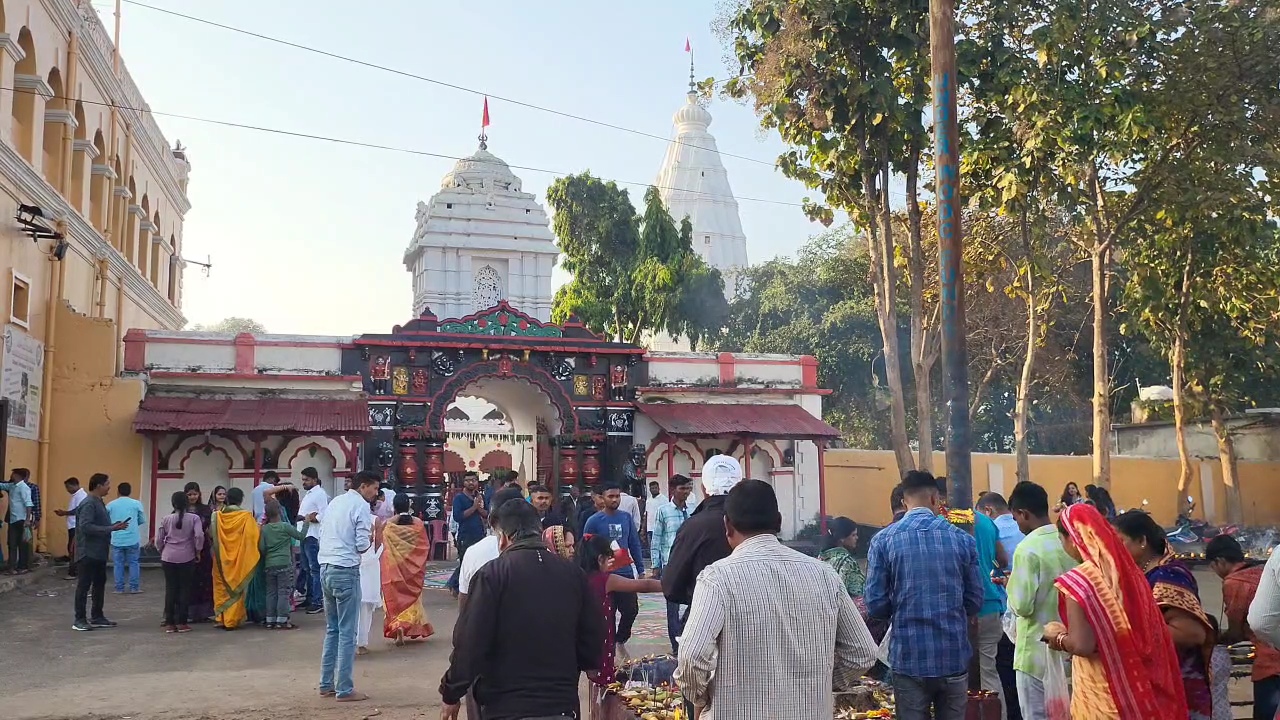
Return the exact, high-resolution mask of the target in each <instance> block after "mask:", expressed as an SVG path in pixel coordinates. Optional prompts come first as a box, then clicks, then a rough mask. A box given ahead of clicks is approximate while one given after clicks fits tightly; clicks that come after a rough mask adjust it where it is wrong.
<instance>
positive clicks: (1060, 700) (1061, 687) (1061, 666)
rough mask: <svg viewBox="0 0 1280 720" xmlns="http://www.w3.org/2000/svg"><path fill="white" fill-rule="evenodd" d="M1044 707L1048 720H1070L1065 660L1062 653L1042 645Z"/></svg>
mask: <svg viewBox="0 0 1280 720" xmlns="http://www.w3.org/2000/svg"><path fill="white" fill-rule="evenodd" d="M1044 652H1045V664H1044V708H1045V717H1047V718H1048V719H1049V720H1071V688H1070V686H1068V685H1067V662H1066V658H1065V657H1064V656H1063V655H1062V653H1059V652H1055V651H1053V650H1050V649H1049V646H1048V645H1047V644H1046V645H1045V646H1044Z"/></svg>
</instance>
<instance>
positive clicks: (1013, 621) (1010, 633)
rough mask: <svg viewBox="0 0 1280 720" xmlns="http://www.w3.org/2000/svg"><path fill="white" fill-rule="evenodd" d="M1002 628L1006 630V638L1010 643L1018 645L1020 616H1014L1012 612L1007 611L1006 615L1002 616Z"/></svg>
mask: <svg viewBox="0 0 1280 720" xmlns="http://www.w3.org/2000/svg"><path fill="white" fill-rule="evenodd" d="M1000 626H1001V627H1002V628H1004V634H1005V637H1007V638H1009V642H1011V643H1014V644H1015V645H1016V644H1017V643H1018V616H1017V615H1014V614H1013V611H1012V610H1006V611H1005V613H1004V615H1001V616H1000Z"/></svg>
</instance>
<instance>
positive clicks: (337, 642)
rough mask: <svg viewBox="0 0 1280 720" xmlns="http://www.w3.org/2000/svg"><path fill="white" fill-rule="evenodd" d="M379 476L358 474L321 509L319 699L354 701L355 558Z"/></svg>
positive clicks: (359, 696)
mask: <svg viewBox="0 0 1280 720" xmlns="http://www.w3.org/2000/svg"><path fill="white" fill-rule="evenodd" d="M381 485H382V476H381V475H379V474H378V473H375V472H371V471H369V470H361V471H360V472H358V473H356V476H355V477H354V478H352V479H351V489H350V490H348V491H346V492H345V493H343V494H342V495H339V496H338V497H336V498H334V500H333V502H331V503H329V507H328V508H326V509H325V513H324V519H323V520H321V522H320V525H321V532H320V587H321V591H322V593H323V594H324V616H325V634H324V651H323V652H322V653H321V655H320V696H321V697H336V698H337V700H338V702H359V701H361V700H368V699H369V696H368V695H365V694H364V693H358V692H356V689H355V684H354V681H353V680H352V678H351V668H352V666H353V665H355V661H356V624H357V620H358V618H359V616H360V555H361V554H363V553H364V551H366V550H368V549H369V546H370V544H372V542H373V513H372V508H373V500H374V498H376V497H377V496H378V488H379V487H381Z"/></svg>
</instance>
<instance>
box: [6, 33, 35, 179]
mask: <svg viewBox="0 0 1280 720" xmlns="http://www.w3.org/2000/svg"><path fill="white" fill-rule="evenodd" d="M18 47H20V48H22V59H21V60H19V61H18V64H17V66H15V67H14V69H13V74H14V79H13V85H14V87H18V86H19V85H20V84H24V85H23V87H24V88H26V86H27V85H30V83H31V81H32V80H39V70H38V69H37V68H36V47H35V43H34V42H33V41H32V40H31V31H30V30H28V29H26V28H25V27H24V28H22V29H21V30H19V31H18ZM35 126H36V96H35V94H34V93H33V92H30V91H29V90H28V91H26V92H15V93H14V94H13V129H12V133H13V147H14V149H16V150H17V151H18V154H19V155H21V156H22V157H24V158H26V159H27V162H30V163H32V164H34V160H33V159H34V158H35V154H34V150H35V148H34V147H33V146H34V145H35Z"/></svg>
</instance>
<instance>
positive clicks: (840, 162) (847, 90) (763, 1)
mask: <svg viewBox="0 0 1280 720" xmlns="http://www.w3.org/2000/svg"><path fill="white" fill-rule="evenodd" d="M731 15H732V17H731V19H730V20H729V21H728V22H727V28H726V35H727V39H728V40H729V41H730V44H731V46H732V48H733V50H732V54H733V56H734V58H735V59H736V60H737V61H738V62H739V63H740V65H741V68H742V72H741V74H740V75H739V76H738V77H736V78H733V79H732V80H730V81H729V83H727V84H726V86H725V89H726V92H727V93H728V94H729V95H730V96H731V97H735V98H739V99H749V100H750V101H751V103H752V104H753V106H754V109H755V111H756V114H757V115H758V116H759V117H760V122H761V125H762V126H763V127H765V128H767V129H776V130H777V131H778V133H779V134H780V135H781V137H782V139H783V141H784V142H786V143H788V144H789V145H791V146H792V147H793V149H791V150H789V151H787V152H785V153H783V154H782V155H781V156H780V157H779V158H778V167H779V169H781V170H782V172H783V173H784V174H785V175H787V176H788V177H791V178H795V179H797V180H800V181H801V182H803V183H805V184H806V185H807V186H808V187H810V188H813V189H815V190H819V191H821V192H822V193H823V196H824V199H823V201H822V202H807V203H806V212H807V213H808V214H809V215H810V216H811V217H813V218H815V219H819V220H822V221H823V222H825V223H827V224H830V223H831V222H832V220H833V218H834V213H835V211H837V210H841V211H845V212H848V213H849V215H850V216H851V217H852V218H853V220H854V222H855V224H856V226H857V227H858V229H859V231H860V232H861V233H862V234H863V235H864V237H865V240H866V244H867V250H868V257H869V260H870V263H869V271H870V278H871V285H872V287H873V289H874V291H875V295H874V298H875V311H876V318H877V323H878V325H879V327H880V333H881V338H882V341H883V347H884V356H885V367H886V372H885V375H886V381H887V384H888V389H889V426H890V437H891V440H892V446H893V451H894V456H895V458H896V459H897V465H898V469H899V471H901V472H905V471H907V470H911V469H913V468H914V467H915V465H916V463H915V459H914V458H913V457H912V454H911V448H910V446H909V443H908V439H907V413H906V403H905V400H904V393H903V378H902V371H901V362H900V355H901V353H900V339H899V333H898V311H899V308H898V305H899V303H898V299H897V286H898V283H897V269H896V267H895V261H896V247H897V243H896V240H895V232H894V227H893V225H894V222H893V218H892V212H891V210H890V203H889V179H890V175H891V173H893V172H894V171H895V170H896V171H899V172H906V173H907V174H908V180H909V182H908V191H909V193H912V194H913V195H914V193H915V187H916V184H915V182H914V181H913V179H914V178H916V177H917V175H915V173H917V172H918V167H919V161H920V157H921V154H922V152H923V149H924V138H925V134H924V129H923V125H922V118H923V112H924V102H925V93H924V91H923V88H924V84H923V79H924V78H925V77H927V73H926V72H925V70H924V67H925V66H924V65H923V63H924V62H925V60H926V58H925V55H924V51H923V48H924V47H925V38H924V36H923V32H922V28H923V27H924V26H925V23H926V22H927V20H926V18H925V6H924V4H923V3H920V2H915V1H914V0H889V1H888V2H885V3H880V4H864V3H855V2H832V1H831V0H791V1H789V2H782V1H781V0H744V2H742V3H741V5H739V6H737V7H736V12H733V13H731ZM908 204H909V205H911V206H912V208H911V211H912V222H913V223H914V227H916V228H918V227H919V222H918V213H919V208H918V199H917V198H915V197H910V198H909V200H908ZM910 237H911V243H912V244H911V245H910V246H909V252H910V255H911V258H912V264H911V268H912V270H913V271H918V270H922V269H923V264H922V263H921V262H918V260H919V259H920V253H919V252H917V250H918V247H919V241H920V235H919V233H918V232H916V233H914V234H911V235H910ZM917 280H918V278H917ZM913 287H915V288H919V289H922V286H921V283H919V282H915V283H913ZM918 299H919V298H915V299H914V300H918ZM914 300H913V309H915V308H917V307H918V306H920V305H921V303H920V302H914ZM912 319H913V323H914V324H913V329H917V332H916V333H915V334H914V335H913V336H912V340H911V343H912V345H911V347H912V350H913V359H914V358H915V357H917V356H918V357H919V359H920V361H921V362H920V363H919V366H920V367H918V368H917V385H918V387H922V388H923V389H922V390H921V391H920V392H921V393H923V394H917V412H921V411H922V414H923V415H924V416H925V417H924V423H923V432H924V433H925V434H927V435H929V436H930V437H931V431H932V420H931V415H932V410H931V408H932V400H931V398H930V393H929V390H928V379H929V373H928V372H927V370H928V368H927V367H924V366H925V365H926V363H925V361H926V359H927V358H928V354H927V353H926V352H924V349H925V347H926V345H927V342H926V332H925V328H924V325H923V323H924V316H923V313H922V312H918V313H914V314H913V315H912ZM917 349H919V350H920V351H921V352H916V350H917ZM922 400H923V401H922ZM922 437H924V435H922ZM931 444H932V441H931V439H930V441H929V443H928V444H926V443H925V442H922V443H921V447H920V451H921V458H922V459H923V460H924V461H925V462H926V463H927V462H930V460H929V457H930V456H929V452H930V451H931Z"/></svg>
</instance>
